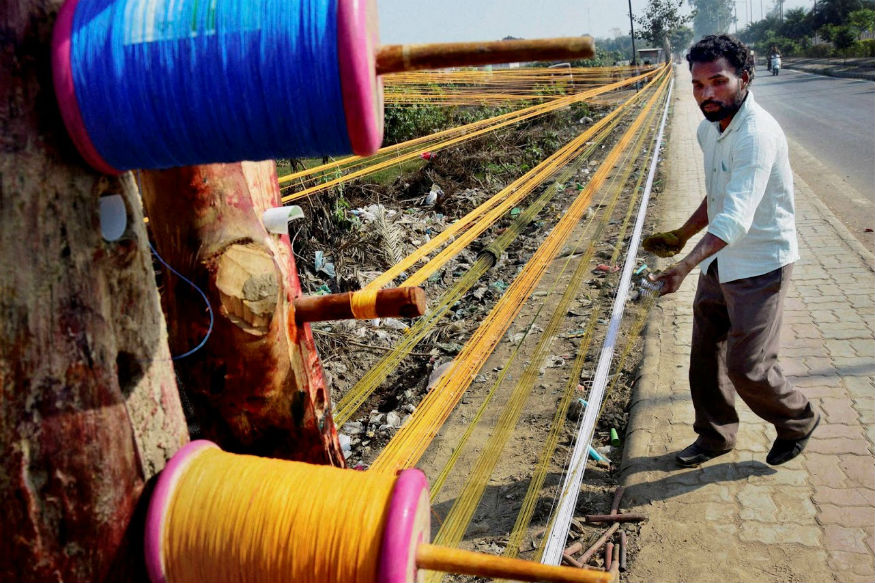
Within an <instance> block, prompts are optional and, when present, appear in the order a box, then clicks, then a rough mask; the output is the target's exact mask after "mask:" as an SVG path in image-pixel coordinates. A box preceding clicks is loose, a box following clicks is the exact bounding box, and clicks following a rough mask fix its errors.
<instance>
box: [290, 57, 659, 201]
mask: <svg viewBox="0 0 875 583" xmlns="http://www.w3.org/2000/svg"><path fill="white" fill-rule="evenodd" d="M650 76H652V73H646V74H643V75H640V76H639V77H634V78H632V79H627V80H625V81H620V82H617V83H612V84H610V85H605V86H603V87H599V88H596V89H592V90H589V91H585V92H583V93H579V94H576V95H572V96H568V97H565V98H560V99H556V100H553V101H550V102H548V103H545V104H541V105H538V106H535V107H533V108H529V109H528V110H520V111H519V112H511V113H509V114H504V115H502V116H497V117H494V118H490V119H488V120H483V121H482V122H475V123H474V124H468V125H466V126H460V127H457V128H452V129H450V130H446V131H445V132H438V133H436V134H432V135H430V136H426V137H424V138H418V139H416V140H411V141H410V142H406V143H405V144H402V145H399V146H405V151H404V152H403V153H402V152H401V148H400V147H399V146H389V147H388V148H383V149H381V150H379V151H378V152H377V153H376V154H375V155H381V156H382V155H383V154H384V151H385V150H390V149H394V151H395V152H396V155H395V156H392V157H390V158H389V159H388V160H384V161H382V162H378V163H376V164H373V165H369V166H367V167H366V168H363V169H361V170H357V171H355V172H351V173H349V174H347V175H345V176H341V177H339V178H335V179H333V180H328V181H326V182H323V183H321V184H318V185H315V186H312V187H309V188H305V189H304V190H302V191H300V192H295V193H293V194H289V195H286V196H284V197H283V198H282V202H283V203H287V202H290V201H292V200H297V199H299V198H303V197H305V196H309V195H311V194H313V193H315V192H319V191H322V190H326V189H328V188H331V187H332V186H336V185H338V184H340V183H343V182H347V181H350V180H352V179H354V178H359V177H361V176H365V175H367V174H371V173H373V172H377V171H379V170H383V169H385V168H388V167H389V166H392V165H393V164H397V163H399V162H403V161H405V160H411V159H414V158H417V157H419V155H420V153H421V152H423V151H426V150H427V151H436V150H440V149H443V148H446V147H448V146H451V145H453V144H457V143H459V142H463V141H466V140H469V139H472V138H474V137H477V136H479V135H482V134H484V133H487V132H491V131H494V130H496V129H498V128H500V127H504V126H506V125H509V124H512V123H517V122H519V121H522V120H524V119H529V118H531V117H534V116H536V115H541V114H543V113H546V112H548V111H553V110H556V109H559V108H562V107H566V106H568V105H570V104H572V103H577V102H581V101H585V100H586V99H589V98H592V97H594V96H595V95H600V94H602V93H607V92H609V91H613V90H615V89H619V88H621V87H626V86H628V85H631V84H633V83H636V82H638V81H640V80H642V79H644V78H647V77H650ZM499 119H501V121H500V122H499V123H495V121H496V120H499ZM475 125H476V129H474V128H472V127H471V126H475ZM484 126H485V127H484ZM442 134H443V135H447V134H449V135H451V136H454V137H451V138H450V139H445V140H444V139H443V136H442ZM436 137H441V140H438V141H434V140H435V138H436ZM414 143H415V144H416V145H418V146H419V147H416V148H412V149H411V148H410V147H409V145H410V144H414ZM356 160H357V159H356V158H345V159H344V161H350V163H354V162H355V161H356ZM337 164H338V163H337V162H335V163H333V164H331V165H323V166H319V167H317V168H311V169H308V170H306V171H303V172H299V173H295V174H290V175H287V176H283V177H282V178H280V179H279V181H280V184H281V185H282V184H283V183H284V182H290V181H292V180H293V179H294V178H296V177H300V176H302V175H304V174H311V173H316V172H320V171H324V170H327V169H328V166H333V167H337Z"/></svg>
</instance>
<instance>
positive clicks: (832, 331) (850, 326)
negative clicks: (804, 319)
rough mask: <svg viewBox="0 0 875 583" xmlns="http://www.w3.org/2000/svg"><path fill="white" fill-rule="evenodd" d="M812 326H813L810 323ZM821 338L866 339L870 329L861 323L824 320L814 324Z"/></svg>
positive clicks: (802, 332)
mask: <svg viewBox="0 0 875 583" xmlns="http://www.w3.org/2000/svg"><path fill="white" fill-rule="evenodd" d="M794 326H799V327H803V326H805V324H794ZM812 326H814V325H813V324H812ZM815 327H816V328H817V329H818V331H819V332H820V334H821V335H822V337H823V338H835V339H851V338H862V339H866V338H868V337H869V336H870V335H871V331H870V330H869V328H867V327H866V326H865V325H863V324H857V323H855V322H848V323H845V322H841V323H838V324H830V323H828V322H825V323H823V324H817V326H815ZM796 333H797V334H811V332H806V331H805V330H802V331H797V332H796ZM802 337H804V338H814V337H815V336H802Z"/></svg>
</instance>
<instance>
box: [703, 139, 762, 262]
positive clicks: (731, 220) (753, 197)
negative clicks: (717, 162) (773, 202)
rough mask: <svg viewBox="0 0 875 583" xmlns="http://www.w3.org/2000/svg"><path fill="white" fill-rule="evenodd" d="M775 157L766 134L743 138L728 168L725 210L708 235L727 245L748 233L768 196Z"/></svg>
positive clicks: (709, 229) (735, 149)
mask: <svg viewBox="0 0 875 583" xmlns="http://www.w3.org/2000/svg"><path fill="white" fill-rule="evenodd" d="M776 154H777V148H776V145H775V143H774V140H771V139H770V137H769V136H768V135H764V132H751V133H747V134H746V135H744V136H740V138H739V140H738V142H737V143H736V144H735V147H734V148H733V151H732V159H731V160H730V161H729V165H728V171H729V172H731V174H730V175H729V176H728V180H727V182H726V190H725V192H726V195H725V197H724V199H723V205H722V206H723V208H722V209H720V212H719V213H718V214H717V215H716V216H714V217H713V218H711V219H710V220H709V223H708V232H709V233H711V234H712V235H714V236H715V237H719V238H720V239H722V240H723V241H725V242H726V243H727V244H728V245H732V244H733V243H734V242H736V241H738V240H739V239H740V238H741V237H743V236H744V235H745V234H747V232H748V231H749V230H750V227H751V225H752V224H753V220H754V215H755V214H756V211H757V207H758V206H759V204H760V201H762V199H763V195H764V194H765V191H766V186H767V185H768V182H769V174H770V173H771V170H772V165H773V163H774V160H775V156H776Z"/></svg>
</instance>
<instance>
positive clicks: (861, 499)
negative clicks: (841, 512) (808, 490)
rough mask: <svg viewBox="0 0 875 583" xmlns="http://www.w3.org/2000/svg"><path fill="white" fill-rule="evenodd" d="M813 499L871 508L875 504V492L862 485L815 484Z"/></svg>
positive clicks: (825, 502) (834, 503)
mask: <svg viewBox="0 0 875 583" xmlns="http://www.w3.org/2000/svg"><path fill="white" fill-rule="evenodd" d="M812 499H813V500H814V503H815V504H832V505H836V506H866V507H869V508H871V507H873V506H875V493H873V492H872V491H871V490H867V489H865V488H862V487H858V488H830V487H829V486H815V487H814V494H813V496H812ZM870 514H871V513H870Z"/></svg>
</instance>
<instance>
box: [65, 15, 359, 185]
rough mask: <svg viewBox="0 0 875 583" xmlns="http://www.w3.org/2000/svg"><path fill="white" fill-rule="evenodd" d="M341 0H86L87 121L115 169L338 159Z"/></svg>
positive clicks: (341, 149) (78, 53)
mask: <svg viewBox="0 0 875 583" xmlns="http://www.w3.org/2000/svg"><path fill="white" fill-rule="evenodd" d="M337 2H338V0H79V4H78V6H77V8H76V13H75V16H74V20H73V33H72V40H71V56H70V59H71V67H72V71H73V76H74V86H75V90H76V97H77V100H78V103H79V108H80V111H81V113H82V119H83V123H84V124H85V128H86V130H87V132H88V135H89V136H90V138H91V141H92V142H93V144H94V146H95V148H96V149H97V151H98V152H99V153H100V155H101V156H102V157H103V158H104V160H106V162H107V163H108V164H109V165H110V166H113V167H114V168H116V169H119V170H127V169H134V168H169V167H174V166H190V165H196V164H207V163H216V162H234V161H240V160H266V159H271V158H279V157H305V156H315V155H327V154H342V153H348V152H350V151H351V150H352V147H351V145H350V141H349V136H348V134H347V129H346V114H345V113H344V110H343V96H342V92H341V79H340V67H339V62H338V42H337Z"/></svg>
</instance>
